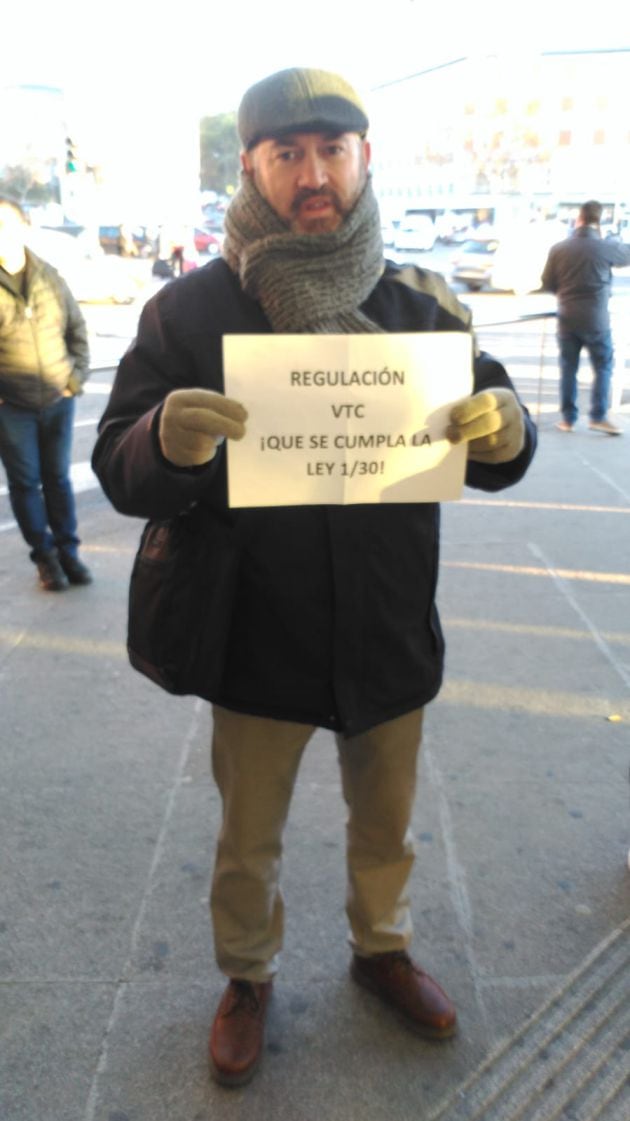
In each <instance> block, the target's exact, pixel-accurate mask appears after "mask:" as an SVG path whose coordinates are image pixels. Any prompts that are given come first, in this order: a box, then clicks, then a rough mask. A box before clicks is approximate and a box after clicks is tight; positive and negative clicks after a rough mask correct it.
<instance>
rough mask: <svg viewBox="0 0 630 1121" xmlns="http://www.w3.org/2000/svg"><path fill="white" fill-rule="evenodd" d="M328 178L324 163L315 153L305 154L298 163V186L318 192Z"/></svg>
mask: <svg viewBox="0 0 630 1121" xmlns="http://www.w3.org/2000/svg"><path fill="white" fill-rule="evenodd" d="M327 178H328V172H327V169H326V161H325V160H323V159H322V158H321V156H319V155H318V153H317V152H307V153H306V155H305V156H304V159H303V160H302V161H301V163H300V175H299V180H298V186H300V187H308V188H309V189H310V190H318V189H319V188H320V187H323V186H324V184H325V183H326V180H327Z"/></svg>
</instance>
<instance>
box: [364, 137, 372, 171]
mask: <svg viewBox="0 0 630 1121" xmlns="http://www.w3.org/2000/svg"><path fill="white" fill-rule="evenodd" d="M362 143H363V158H364V159H365V166H366V167H369V166H370V160H371V159H372V145H371V144H370V142H369V140H363V141H362Z"/></svg>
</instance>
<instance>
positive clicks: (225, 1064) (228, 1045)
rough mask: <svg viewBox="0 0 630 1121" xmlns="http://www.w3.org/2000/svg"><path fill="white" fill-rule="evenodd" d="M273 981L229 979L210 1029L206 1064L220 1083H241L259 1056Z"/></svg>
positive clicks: (248, 1075)
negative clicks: (208, 1055) (208, 1064)
mask: <svg viewBox="0 0 630 1121" xmlns="http://www.w3.org/2000/svg"><path fill="white" fill-rule="evenodd" d="M272 985H273V982H272V981H262V982H260V983H257V982H253V981H238V980H234V979H233V980H231V981H230V983H229V985H228V987H227V989H226V990H225V992H224V994H223V996H222V998H221V1002H220V1004H219V1007H218V1008H217V1011H216V1015H215V1017H214V1023H213V1025H212V1030H211V1032H210V1066H211V1067H212V1072H213V1074H214V1077H215V1079H216V1080H217V1082H220V1083H221V1085H222V1086H243V1085H244V1084H245V1083H246V1082H249V1080H250V1078H252V1077H253V1076H254V1074H255V1073H256V1069H257V1067H258V1065H259V1063H260V1060H261V1058H262V1050H263V1042H264V1036H265V1016H266V1013H267V1004H268V1003H269V998H270V996H271V989H272Z"/></svg>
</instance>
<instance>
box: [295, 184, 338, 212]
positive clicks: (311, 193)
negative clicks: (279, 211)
mask: <svg viewBox="0 0 630 1121" xmlns="http://www.w3.org/2000/svg"><path fill="white" fill-rule="evenodd" d="M318 198H324V199H328V200H329V201H330V202H331V203H332V204H333V206H334V208H335V210H336V211H337V212H338V213H339V214H341V213H342V206H341V200H340V199H339V196H338V195H337V194H336V193H335V191H331V189H330V187H318V188H312V187H302V188H301V189H300V190H299V191H298V192H297V194H296V195H295V198H294V199H293V202H292V203H291V213H292V214H297V212H298V211H299V209H300V207H301V205H302V203H303V202H307V201H308V200H309V199H318Z"/></svg>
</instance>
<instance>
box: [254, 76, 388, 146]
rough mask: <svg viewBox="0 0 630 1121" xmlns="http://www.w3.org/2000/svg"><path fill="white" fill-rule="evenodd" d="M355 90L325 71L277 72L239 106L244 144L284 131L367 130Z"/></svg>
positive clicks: (341, 79)
mask: <svg viewBox="0 0 630 1121" xmlns="http://www.w3.org/2000/svg"><path fill="white" fill-rule="evenodd" d="M368 124H369V121H368V118H367V114H366V112H365V109H364V107H363V105H362V104H361V99H360V98H359V95H358V94H357V92H356V90H354V89H353V88H352V86H351V85H349V83H348V82H346V81H345V79H344V78H341V77H340V76H339V75H338V74H332V73H330V72H329V71H328V70H305V69H299V68H297V67H296V68H292V69H290V70H279V71H278V72H277V73H275V74H270V75H269V77H268V78H263V79H262V81H260V82H256V84H255V85H253V86H250V88H249V89H248V90H247V91H246V93H245V94H244V96H243V100H242V101H241V104H240V106H239V110H238V133H239V136H240V138H241V143H242V145H243V148H246V149H249V148H253V147H254V146H255V145H256V144H258V142H259V141H260V140H264V139H266V138H267V137H275V136H282V135H283V134H284V133H287V132H320V131H321V132H365V131H366V130H367V128H368Z"/></svg>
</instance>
